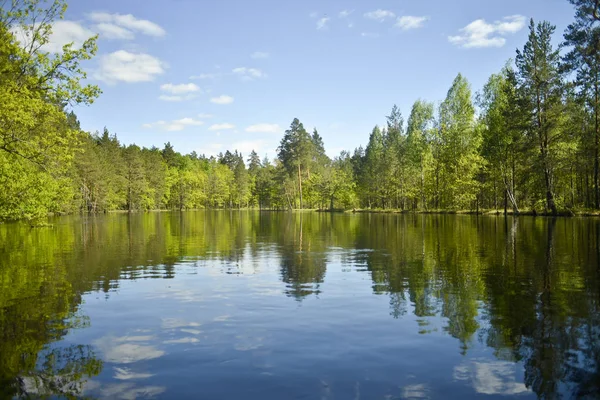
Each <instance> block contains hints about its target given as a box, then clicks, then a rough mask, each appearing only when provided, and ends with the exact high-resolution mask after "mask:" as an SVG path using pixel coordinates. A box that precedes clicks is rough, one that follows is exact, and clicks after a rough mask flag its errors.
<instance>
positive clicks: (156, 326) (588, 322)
mask: <svg viewBox="0 0 600 400" xmlns="http://www.w3.org/2000/svg"><path fill="white" fill-rule="evenodd" d="M52 222H53V223H54V227H53V228H39V229H31V228H29V227H28V226H26V225H24V224H5V225H0V397H2V398H12V397H14V396H19V395H21V396H24V397H26V396H31V397H34V398H35V397H44V396H50V397H61V396H65V397H69V396H70V397H80V396H81V397H84V396H85V397H90V398H121V399H134V398H162V399H182V398H196V399H260V400H268V399H278V400H279V399H319V400H320V399H342V400H345V399H351V400H352V399H404V398H431V399H467V398H482V397H485V398H495V397H506V396H518V397H521V398H524V399H526V398H536V397H542V398H548V399H553V398H599V397H600V267H599V261H600V221H599V220H596V219H559V220H551V219H544V218H537V219H535V218H529V217H527V218H526V217H524V218H519V219H512V218H509V219H504V218H502V217H499V218H498V217H479V218H476V217H471V216H413V215H342V214H340V215H329V214H317V213H303V214H288V213H263V214H260V213H258V212H232V213H230V212H225V211H224V212H193V213H192V212H191V213H183V214H178V213H173V214H171V213H160V214H154V213H153V214H145V215H144V214H141V215H133V216H128V215H108V216H99V217H90V218H79V217H72V218H71V217H69V218H67V217H63V218H58V219H55V220H54V221H52Z"/></svg>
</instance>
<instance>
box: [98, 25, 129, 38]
mask: <svg viewBox="0 0 600 400" xmlns="http://www.w3.org/2000/svg"><path fill="white" fill-rule="evenodd" d="M94 28H95V29H96V30H97V31H98V32H99V33H100V37H101V38H105V39H122V40H132V39H133V38H135V34H134V33H133V32H132V31H130V30H129V29H125V28H123V27H122V26H119V25H115V24H111V23H109V22H102V23H100V24H97V25H95V26H94Z"/></svg>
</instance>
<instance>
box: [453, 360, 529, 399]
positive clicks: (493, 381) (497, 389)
mask: <svg viewBox="0 0 600 400" xmlns="http://www.w3.org/2000/svg"><path fill="white" fill-rule="evenodd" d="M518 369H522V367H521V366H518V365H517V364H514V363H511V362H507V361H494V360H472V361H468V362H463V363H462V364H460V365H457V366H456V367H454V379H455V380H457V381H465V382H468V383H469V384H470V385H472V386H473V389H475V391H476V392H477V393H481V394H500V395H505V396H510V395H517V394H523V393H527V392H529V389H527V387H526V386H525V385H524V384H523V383H521V382H518V381H517V373H518Z"/></svg>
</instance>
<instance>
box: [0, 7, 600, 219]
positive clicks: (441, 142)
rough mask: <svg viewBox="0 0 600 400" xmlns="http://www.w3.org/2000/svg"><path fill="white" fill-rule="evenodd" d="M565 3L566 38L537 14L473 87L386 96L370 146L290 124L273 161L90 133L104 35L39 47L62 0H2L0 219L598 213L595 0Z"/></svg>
mask: <svg viewBox="0 0 600 400" xmlns="http://www.w3.org/2000/svg"><path fill="white" fill-rule="evenodd" d="M568 1H569V2H570V3H571V4H573V6H574V12H575V16H574V21H573V22H572V24H571V25H569V26H568V28H567V29H566V31H565V32H564V34H563V35H562V37H559V36H558V35H560V34H559V33H557V32H556V28H555V26H553V25H552V24H551V23H550V22H547V21H541V22H535V21H534V20H531V21H530V24H529V35H528V39H527V41H526V43H525V44H524V45H523V46H522V48H520V49H519V50H517V52H516V54H515V59H514V60H508V61H507V62H506V64H505V66H504V67H503V68H502V69H501V70H500V71H498V72H497V73H495V74H493V75H492V76H490V77H489V80H488V81H487V83H486V84H485V85H484V87H483V88H481V89H480V90H479V91H476V92H473V91H472V88H471V86H470V84H469V82H468V80H467V79H466V78H465V77H464V76H463V75H461V74H459V75H458V76H457V77H456V78H455V79H454V81H453V82H452V84H451V86H450V89H449V90H448V92H447V95H446V98H445V99H443V101H441V102H439V103H434V102H430V101H426V100H422V99H419V100H416V101H415V102H414V104H413V106H412V109H411V110H410V112H409V113H408V118H407V120H406V122H405V119H404V117H403V115H402V112H401V110H399V109H398V107H396V106H394V107H392V109H391V111H390V112H389V115H388V116H387V122H386V124H385V126H381V127H380V126H375V127H374V128H373V130H372V132H370V134H369V136H368V142H367V144H366V146H365V147H362V146H361V147H359V148H357V149H354V150H352V151H342V152H341V153H340V154H339V155H338V156H336V157H334V158H333V159H332V158H330V157H328V155H327V154H326V152H325V146H324V142H323V138H322V137H321V135H320V134H319V132H318V131H317V130H316V129H315V130H314V131H313V132H312V133H311V132H309V131H308V130H307V129H306V128H305V127H304V125H303V123H302V122H300V121H299V120H298V119H293V121H292V122H291V124H290V126H289V128H288V129H287V130H286V131H285V133H284V135H283V138H282V139H281V142H280V145H279V147H278V149H277V157H276V158H274V159H272V160H269V159H267V158H261V157H260V156H259V155H258V154H257V153H256V152H254V151H253V152H251V153H250V154H245V155H243V154H241V153H239V152H238V151H237V150H235V149H232V150H231V151H226V152H225V153H222V154H219V155H218V156H217V157H206V156H205V155H201V154H196V153H194V152H192V153H191V154H185V155H184V154H181V153H179V152H177V151H176V150H175V149H174V148H173V146H171V144H170V143H166V144H165V145H164V146H163V147H162V148H158V147H152V148H140V147H139V146H137V145H135V144H123V143H121V142H119V139H118V138H117V136H116V134H114V133H111V132H110V131H109V130H108V129H106V128H105V129H104V131H103V132H102V133H100V132H94V133H90V132H84V131H83V130H82V129H81V128H80V125H79V122H78V119H77V116H76V115H75V113H74V112H73V107H74V106H76V105H90V104H92V103H93V101H94V99H96V98H97V97H98V96H99V95H100V94H101V90H100V88H99V87H97V86H95V85H89V84H84V82H85V79H86V72H85V70H84V68H83V67H82V66H81V64H82V63H83V62H85V61H86V60H89V59H90V58H92V57H93V56H94V55H95V54H96V51H97V45H96V40H97V37H92V38H90V39H89V40H88V41H86V42H85V43H84V44H83V46H82V47H80V48H74V47H73V46H72V45H67V46H65V47H64V48H63V51H62V53H59V54H49V53H47V52H44V51H42V50H41V47H42V46H43V44H45V43H47V42H48V40H49V36H50V34H51V28H52V21H55V20H56V19H58V18H61V17H62V16H63V15H64V12H65V10H66V3H64V2H63V1H61V0H55V1H54V2H53V3H52V4H51V5H50V6H45V3H44V2H40V1H39V0H14V1H12V3H11V2H9V3H11V4H12V7H3V8H2V9H0V187H1V188H2V190H0V220H17V219H28V220H39V219H41V218H44V217H45V216H47V215H49V214H65V213H78V212H85V213H98V212H109V211H117V210H127V211H145V210H189V209H200V208H236V209H237V208H258V209H270V210H289V209H321V210H348V209H362V210H398V211H419V212H435V211H458V210H470V211H476V212H484V211H498V212H504V213H507V212H510V213H523V212H530V213H531V212H532V213H538V214H552V215H558V214H569V215H572V214H574V213H580V212H589V213H594V212H596V211H597V210H600V165H599V161H600V149H599V147H600V125H599V122H600V115H599V113H600V9H599V7H600V5H599V4H598V2H597V1H596V0H568ZM32 21H38V22H36V23H32ZM15 26H18V27H20V29H21V30H22V32H24V33H25V35H24V37H26V38H27V39H28V40H27V43H22V42H19V41H18V40H17V38H16V36H15V34H14V29H13V28H14V27H15ZM22 41H23V40H22ZM365 137H366V135H365Z"/></svg>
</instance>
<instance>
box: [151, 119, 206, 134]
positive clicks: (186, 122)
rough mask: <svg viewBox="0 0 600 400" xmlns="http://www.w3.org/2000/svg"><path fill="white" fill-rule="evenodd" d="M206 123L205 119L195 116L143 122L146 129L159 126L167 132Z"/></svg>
mask: <svg viewBox="0 0 600 400" xmlns="http://www.w3.org/2000/svg"><path fill="white" fill-rule="evenodd" d="M200 125H204V121H200V120H197V119H194V118H189V117H188V118H181V119H176V120H173V121H170V122H167V121H157V122H153V123H150V124H143V125H142V127H143V128H146V129H152V128H159V129H162V130H165V131H167V132H178V131H182V130H184V129H185V128H187V127H189V126H200Z"/></svg>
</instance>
